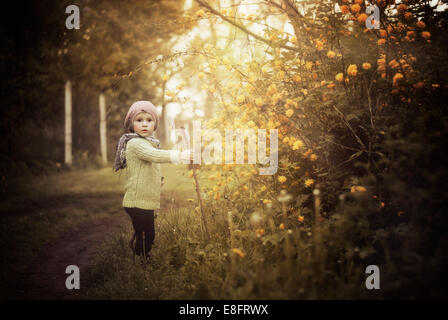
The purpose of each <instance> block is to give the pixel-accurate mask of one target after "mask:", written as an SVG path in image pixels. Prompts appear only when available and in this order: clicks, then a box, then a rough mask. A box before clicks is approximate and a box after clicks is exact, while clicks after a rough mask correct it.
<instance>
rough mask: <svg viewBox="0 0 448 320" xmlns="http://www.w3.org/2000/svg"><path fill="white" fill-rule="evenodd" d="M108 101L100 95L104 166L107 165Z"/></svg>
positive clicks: (102, 94) (101, 143)
mask: <svg viewBox="0 0 448 320" xmlns="http://www.w3.org/2000/svg"><path fill="white" fill-rule="evenodd" d="M106 128H107V127H106V99H105V97H104V93H101V94H100V145H101V158H102V160H103V164H105V165H107V135H106Z"/></svg>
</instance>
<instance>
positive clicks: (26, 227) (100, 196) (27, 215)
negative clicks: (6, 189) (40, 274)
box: [0, 168, 121, 298]
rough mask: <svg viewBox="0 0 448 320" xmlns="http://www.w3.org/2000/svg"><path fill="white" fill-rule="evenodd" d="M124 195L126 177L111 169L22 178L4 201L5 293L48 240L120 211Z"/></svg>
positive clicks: (1, 279) (0, 218) (0, 216)
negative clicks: (117, 174) (121, 181)
mask: <svg viewBox="0 0 448 320" xmlns="http://www.w3.org/2000/svg"><path fill="white" fill-rule="evenodd" d="M120 194H121V185H120V182H119V181H117V178H116V177H115V176H113V175H112V174H111V173H110V172H109V169H107V168H104V169H101V170H73V171H69V172H63V173H60V174H52V175H47V176H43V177H40V178H39V179H35V178H34V179H33V178H30V177H28V178H26V179H22V180H20V181H19V182H18V183H17V184H16V188H15V189H14V191H12V192H11V193H10V194H9V196H8V197H7V198H6V200H5V201H4V202H2V203H1V205H0V232H1V235H0V243H1V244H0V250H1V253H2V257H3V261H2V264H1V273H0V283H1V284H0V287H1V292H2V297H4V298H8V297H10V294H11V292H13V290H14V288H15V287H16V285H17V283H18V281H20V280H21V275H22V274H23V272H24V271H25V269H26V267H27V265H28V264H29V262H30V261H31V260H32V259H33V258H34V257H35V256H36V254H37V252H38V251H39V249H40V248H41V247H42V246H43V245H45V244H46V243H48V242H49V241H51V240H52V239H55V238H56V237H57V236H59V235H60V234H61V233H63V232H65V231H67V230H69V229H71V228H74V227H75V226H77V225H80V224H83V223H85V222H87V221H90V220H92V219H100V218H104V217H108V216H110V215H112V214H117V213H118V212H119V211H120V204H121V197H120Z"/></svg>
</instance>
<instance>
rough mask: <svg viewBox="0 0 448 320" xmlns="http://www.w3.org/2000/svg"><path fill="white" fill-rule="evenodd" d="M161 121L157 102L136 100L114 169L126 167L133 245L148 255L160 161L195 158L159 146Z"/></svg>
mask: <svg viewBox="0 0 448 320" xmlns="http://www.w3.org/2000/svg"><path fill="white" fill-rule="evenodd" d="M158 125H159V117H158V115H157V110H156V108H155V107H154V105H153V104H152V103H151V102H149V101H137V102H135V103H134V104H133V105H132V106H131V108H130V109H129V111H128V113H127V115H126V118H125V120H124V127H125V129H126V131H127V133H125V134H124V135H123V136H122V137H121V138H120V140H119V142H118V145H117V153H116V157H115V165H114V168H115V171H118V170H120V169H124V168H127V180H126V184H125V187H124V190H125V194H124V198H123V207H124V209H125V211H126V212H127V214H128V215H129V216H130V218H131V221H132V225H133V227H134V237H133V239H132V240H131V248H132V249H133V251H134V254H136V255H139V256H143V257H144V258H149V252H150V251H151V248H152V244H153V242H154V236H155V230H154V210H156V209H160V193H161V186H162V183H161V182H162V181H161V180H163V179H162V175H161V168H160V163H168V162H173V163H179V162H185V161H188V162H191V161H192V160H193V153H192V152H191V150H185V151H183V152H180V151H177V150H160V149H159V145H160V144H159V140H157V139H156V138H154V137H153V136H152V135H153V133H154V132H155V131H156V130H157V128H158ZM133 240H135V244H134V242H133Z"/></svg>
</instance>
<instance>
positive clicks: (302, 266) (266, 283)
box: [0, 164, 365, 299]
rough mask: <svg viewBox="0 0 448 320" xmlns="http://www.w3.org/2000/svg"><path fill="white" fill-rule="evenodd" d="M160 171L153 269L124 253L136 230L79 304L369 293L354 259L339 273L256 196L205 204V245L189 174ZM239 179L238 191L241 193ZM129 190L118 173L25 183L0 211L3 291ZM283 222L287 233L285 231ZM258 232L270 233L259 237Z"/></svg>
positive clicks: (109, 249)
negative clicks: (51, 244)
mask: <svg viewBox="0 0 448 320" xmlns="http://www.w3.org/2000/svg"><path fill="white" fill-rule="evenodd" d="M162 171H163V175H164V176H165V179H166V184H165V186H164V187H163V189H162V195H161V197H162V199H161V208H162V209H161V210H158V211H156V213H157V216H156V238H155V243H154V247H153V250H152V260H151V263H150V264H148V265H143V264H141V263H140V262H139V260H138V258H137V260H136V261H134V260H133V258H132V254H131V251H130V249H129V247H128V243H129V240H130V238H131V233H132V231H131V230H126V229H124V230H123V231H122V232H119V233H117V234H114V235H112V236H111V237H110V238H109V239H108V241H107V242H106V243H104V244H103V245H102V247H101V250H100V251H99V253H98V256H97V257H95V259H94V261H93V262H92V266H91V268H89V271H88V274H85V275H84V276H83V279H84V280H83V286H84V287H83V288H84V289H85V290H84V291H83V292H84V293H83V295H81V296H80V297H79V298H80V299H308V298H329V297H330V298H347V297H349V298H350V297H363V294H365V293H362V292H363V291H362V287H363V285H364V283H363V274H362V272H363V270H360V269H359V268H356V267H353V265H351V264H350V263H351V262H350V261H349V260H347V261H345V260H344V263H343V265H342V264H341V265H334V266H333V265H332V262H331V261H330V262H329V261H328V254H327V251H326V250H327V249H326V244H325V245H321V246H319V249H320V250H319V252H320V254H319V255H315V254H314V253H313V247H312V245H311V244H312V241H311V239H312V237H311V236H310V235H309V232H310V231H311V230H310V229H307V227H301V228H299V229H298V228H297V227H295V226H297V221H296V218H294V217H288V218H283V217H282V212H281V211H280V212H277V210H275V209H274V208H273V210H268V211H266V212H265V211H263V212H262V211H261V208H258V207H254V205H253V203H254V202H253V200H254V199H252V198H256V195H254V194H253V190H251V189H249V190H248V195H246V196H245V197H248V198H247V201H240V202H239V203H242V205H240V206H238V207H236V206H234V203H233V202H232V201H231V200H225V201H223V200H222V199H221V200H220V201H216V202H215V201H213V200H211V199H210V197H209V196H207V195H205V196H204V197H205V198H206V199H207V202H206V203H208V206H207V207H205V208H204V210H205V214H206V216H207V217H208V228H209V234H210V235H209V237H207V235H206V233H205V231H204V229H203V224H202V219H201V215H200V212H199V210H198V208H197V200H196V193H195V186H194V183H193V179H192V178H191V177H189V176H188V170H187V169H186V166H185V165H171V164H163V165H162ZM211 174H212V173H210V172H203V173H201V174H200V176H201V177H200V179H199V183H200V186H201V192H202V191H203V192H204V193H205V194H206V192H207V190H210V189H211V187H212V186H213V184H212V182H209V181H210V180H209V179H208V178H209V176H210V175H211ZM235 180H236V181H235ZM235 180H232V183H235V184H236V185H244V181H238V178H236V179H235ZM124 181H125V173H123V174H121V175H118V174H113V173H112V171H111V170H110V168H103V169H100V170H83V171H79V170H77V171H70V172H65V173H61V174H57V175H50V176H47V177H44V178H43V179H40V180H39V181H36V180H29V181H24V183H25V185H24V187H23V189H22V193H21V194H18V193H16V194H13V196H12V197H11V198H10V199H8V201H6V202H5V203H3V204H2V205H1V206H0V212H1V213H2V215H1V228H2V229H1V231H2V234H1V236H0V237H1V239H0V241H1V250H2V256H3V257H6V259H4V262H3V263H2V273H1V280H2V281H1V282H2V292H3V293H7V292H8V290H9V289H11V288H12V287H14V284H15V282H16V281H18V279H19V278H20V274H21V272H23V270H24V268H25V267H26V265H27V263H29V261H30V259H31V258H32V257H33V256H34V255H35V254H36V252H37V250H38V249H39V248H41V247H42V246H43V245H44V244H45V243H47V242H48V241H50V240H51V239H53V238H55V237H57V236H58V235H60V234H61V233H62V232H64V231H66V230H68V229H70V228H73V227H74V226H76V225H78V224H80V223H84V222H87V221H89V220H92V219H97V218H100V217H105V216H108V215H111V214H117V213H118V214H125V213H124V210H123V208H122V206H121V200H122V193H123V183H124ZM226 181H229V180H227V178H226ZM251 197H252V198H251ZM218 204H219V205H218ZM18 208H19V209H18ZM254 210H255V211H254ZM229 211H231V212H232V215H231V216H229V215H228V213H229ZM256 214H260V215H261V218H262V219H261V221H259V222H257V223H255V224H254V223H253V221H252V220H253V219H251V217H252V216H253V215H256ZM280 222H281V223H282V224H283V225H284V226H285V227H279V225H280ZM289 228H293V229H294V230H295V231H296V232H289ZM259 229H263V230H264V234H262V235H260V234H258V235H257V230H259ZM234 249H238V250H240V251H238V250H234ZM342 260H343V259H342ZM364 291H365V290H364Z"/></svg>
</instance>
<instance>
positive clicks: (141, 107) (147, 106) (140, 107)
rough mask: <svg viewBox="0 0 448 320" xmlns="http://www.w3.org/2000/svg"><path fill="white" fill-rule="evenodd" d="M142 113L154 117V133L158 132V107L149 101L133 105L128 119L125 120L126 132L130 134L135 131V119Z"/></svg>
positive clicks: (127, 116)
mask: <svg viewBox="0 0 448 320" xmlns="http://www.w3.org/2000/svg"><path fill="white" fill-rule="evenodd" d="M140 112H147V113H149V114H150V115H152V117H153V119H154V121H155V122H156V124H155V125H154V131H156V130H157V126H158V124H159V116H158V114H157V109H156V107H155V106H154V105H153V104H152V103H151V102H149V101H137V102H134V103H133V104H132V106H131V107H130V108H129V111H128V114H127V115H126V118H125V119H124V127H125V128H126V130H128V131H130V132H133V131H134V118H135V116H136V115H137V114H139V113H140Z"/></svg>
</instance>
